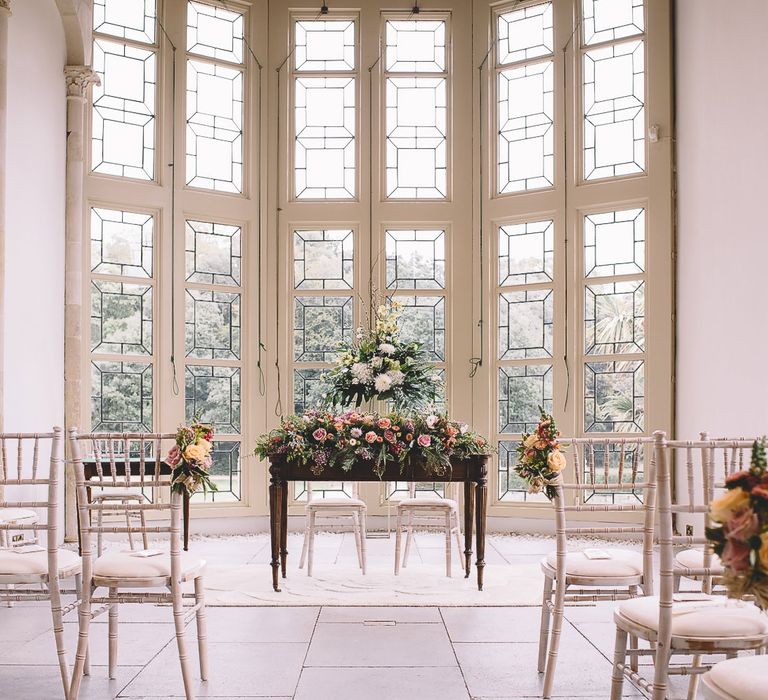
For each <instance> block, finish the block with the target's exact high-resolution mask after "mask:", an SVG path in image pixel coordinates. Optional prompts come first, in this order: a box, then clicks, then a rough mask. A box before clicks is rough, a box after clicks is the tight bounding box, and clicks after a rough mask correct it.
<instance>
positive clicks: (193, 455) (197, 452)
mask: <svg viewBox="0 0 768 700" xmlns="http://www.w3.org/2000/svg"><path fill="white" fill-rule="evenodd" d="M207 454H208V453H207V452H206V451H205V448H204V447H203V446H202V445H189V447H187V449H186V450H184V459H187V460H190V461H193V460H194V461H198V462H200V461H202V460H204V459H205V456H206V455H207Z"/></svg>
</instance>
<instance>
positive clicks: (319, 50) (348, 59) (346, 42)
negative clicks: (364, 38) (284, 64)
mask: <svg viewBox="0 0 768 700" xmlns="http://www.w3.org/2000/svg"><path fill="white" fill-rule="evenodd" d="M295 41H296V48H295V51H294V57H295V61H296V64H295V65H296V70H297V71H349V70H355V65H356V62H355V23H354V22H353V21H352V20H350V19H343V20H300V21H298V22H296V37H295Z"/></svg>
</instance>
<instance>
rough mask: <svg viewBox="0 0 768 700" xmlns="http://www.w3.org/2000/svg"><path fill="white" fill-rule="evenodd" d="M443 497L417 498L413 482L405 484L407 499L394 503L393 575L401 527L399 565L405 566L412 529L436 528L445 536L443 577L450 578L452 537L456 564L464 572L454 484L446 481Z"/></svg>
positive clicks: (398, 569)
mask: <svg viewBox="0 0 768 700" xmlns="http://www.w3.org/2000/svg"><path fill="white" fill-rule="evenodd" d="M446 488H447V489H450V490H449V492H448V493H447V494H446V495H447V496H450V497H449V498H439V497H437V496H436V495H435V496H417V495H416V482H413V481H411V482H409V483H408V498H403V499H402V500H400V501H398V502H397V521H396V526H395V575H397V574H399V573H400V566H401V560H400V551H401V543H402V538H403V528H405V530H406V537H405V551H404V552H403V556H402V566H403V567H405V566H407V565H408V557H409V555H410V553H411V542H412V540H413V533H414V530H416V529H425V530H432V529H439V530H442V531H443V533H444V534H445V575H446V576H448V577H449V578H450V576H451V568H452V566H451V550H452V548H453V545H452V542H451V541H452V539H453V538H454V537H455V541H456V545H457V546H458V548H459V565H460V566H461V570H462V571H464V566H465V564H464V548H463V544H462V542H461V519H460V518H459V502H458V498H457V488H458V485H457V484H456V483H455V482H447V484H446Z"/></svg>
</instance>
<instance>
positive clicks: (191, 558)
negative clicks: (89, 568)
mask: <svg viewBox="0 0 768 700" xmlns="http://www.w3.org/2000/svg"><path fill="white" fill-rule="evenodd" d="M204 567H205V560H204V559H201V558H200V557H198V556H195V555H194V554H190V553H189V552H182V553H181V572H182V577H184V576H185V575H186V574H188V573H191V572H193V571H197V570H202V569H203V568H204ZM93 575H94V576H95V577H104V578H120V579H129V578H158V577H161V576H162V577H168V576H170V575H171V554H170V552H167V551H164V552H163V553H162V554H158V555H157V556H154V557H134V556H131V552H130V551H127V552H107V553H106V554H104V555H103V556H100V557H99V558H98V559H96V560H95V561H94V562H93Z"/></svg>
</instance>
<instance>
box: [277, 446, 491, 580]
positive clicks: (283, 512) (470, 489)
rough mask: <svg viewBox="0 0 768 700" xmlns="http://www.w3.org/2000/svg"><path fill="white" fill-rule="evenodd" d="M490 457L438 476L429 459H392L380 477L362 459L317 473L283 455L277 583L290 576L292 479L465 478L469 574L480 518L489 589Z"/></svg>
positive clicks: (455, 464) (480, 556) (462, 462)
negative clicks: (348, 467)
mask: <svg viewBox="0 0 768 700" xmlns="http://www.w3.org/2000/svg"><path fill="white" fill-rule="evenodd" d="M488 459H489V458H488V457H487V456H485V455H473V456H472V457H469V458H467V459H457V460H452V462H451V465H452V468H451V470H450V473H448V474H445V475H444V476H435V475H434V474H431V473H428V472H427V470H426V469H425V468H424V464H423V463H419V462H413V463H407V464H406V466H405V469H404V470H403V471H401V465H400V464H395V463H389V464H387V468H386V469H385V471H384V474H383V475H382V476H381V478H379V477H378V476H376V474H374V473H373V469H372V468H371V465H370V463H366V462H358V463H356V464H354V465H353V467H352V469H351V470H350V471H348V472H345V471H343V470H342V469H340V468H338V467H337V468H335V469H325V470H324V471H323V473H322V474H320V475H319V476H318V475H315V474H313V473H312V471H311V470H310V468H309V466H308V465H304V466H301V465H297V464H292V463H290V462H287V461H286V460H285V459H283V458H282V457H271V458H270V460H269V474H270V485H269V530H270V535H271V538H272V539H271V544H272V561H271V566H272V586H273V587H274V589H275V591H278V592H279V591H280V584H279V579H280V574H279V572H280V571H282V576H283V578H285V577H286V564H287V560H288V550H287V548H286V542H287V539H288V482H290V481H444V482H452V481H461V482H463V483H464V556H465V558H466V574H465V577H466V578H469V572H470V569H471V566H472V524H473V522H475V521H476V533H475V545H476V548H477V564H476V565H477V588H478V590H480V591H482V590H483V569H484V567H485V522H486V516H487V513H488Z"/></svg>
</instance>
